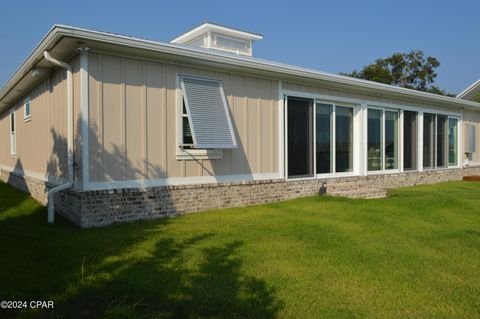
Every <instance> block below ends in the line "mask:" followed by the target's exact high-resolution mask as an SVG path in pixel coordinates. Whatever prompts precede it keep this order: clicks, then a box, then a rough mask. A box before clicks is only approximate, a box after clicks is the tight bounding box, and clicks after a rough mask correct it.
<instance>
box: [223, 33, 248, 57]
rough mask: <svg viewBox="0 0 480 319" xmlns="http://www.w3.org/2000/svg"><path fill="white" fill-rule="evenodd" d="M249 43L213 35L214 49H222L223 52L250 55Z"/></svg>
mask: <svg viewBox="0 0 480 319" xmlns="http://www.w3.org/2000/svg"><path fill="white" fill-rule="evenodd" d="M249 42H250V41H248V42H247V41H244V40H240V39H235V38H232V37H227V36H224V35H219V34H216V35H215V48H218V49H223V50H225V51H232V52H237V53H244V54H248V55H252V54H251V52H250V45H249Z"/></svg>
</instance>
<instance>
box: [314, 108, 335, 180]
mask: <svg viewBox="0 0 480 319" xmlns="http://www.w3.org/2000/svg"><path fill="white" fill-rule="evenodd" d="M315 113H316V116H315V120H316V124H315V125H316V144H317V145H316V152H317V174H323V173H331V172H333V154H332V146H333V145H332V138H333V134H332V126H333V124H332V119H333V116H332V115H333V105H330V104H320V103H317V105H316V110H315Z"/></svg>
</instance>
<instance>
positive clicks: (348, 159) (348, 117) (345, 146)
mask: <svg viewBox="0 0 480 319" xmlns="http://www.w3.org/2000/svg"><path fill="white" fill-rule="evenodd" d="M351 171H353V108H351V107H344V106H336V107H335V172H337V173H343V172H351Z"/></svg>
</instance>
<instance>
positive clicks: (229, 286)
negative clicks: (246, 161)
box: [0, 182, 480, 319]
mask: <svg viewBox="0 0 480 319" xmlns="http://www.w3.org/2000/svg"><path fill="white" fill-rule="evenodd" d="M46 216H47V213H46V209H45V208H44V207H41V206H40V205H38V204H37V203H36V202H35V201H34V200H32V199H31V198H29V197H28V196H26V195H24V194H22V193H20V192H19V191H17V190H14V189H12V188H10V187H9V186H7V185H5V184H0V254H1V255H0V256H1V259H0V299H2V300H54V301H55V308H54V309H53V310H48V311H34V310H27V311H22V312H12V311H10V312H9V311H5V310H3V311H2V310H1V309H0V317H2V318H5V317H8V316H18V317H20V318H32V317H33V318H97V317H105V318H263V319H268V318H353V317H368V318H439V317H440V318H462V317H463V318H473V317H480V183H467V182H455V183H444V184H438V185H430V186H418V187H414V188H405V189H400V190H395V191H392V192H390V194H389V197H388V198H385V199H380V200H348V199H340V198H331V197H310V198H303V199H298V200H294V201H289V202H283V203H278V204H271V205H262V206H255V207H248V208H236V209H227V210H217V211H210V212H205V213H199V214H191V215H187V216H182V217H178V218H169V219H163V220H155V221H142V222H136V223H131V224H123V225H115V226H111V227H105V228H100V229H87V230H81V229H78V228H76V227H75V226H73V225H71V224H70V223H68V222H67V221H66V220H64V219H61V218H57V222H56V223H55V224H54V225H48V224H47V223H46Z"/></svg>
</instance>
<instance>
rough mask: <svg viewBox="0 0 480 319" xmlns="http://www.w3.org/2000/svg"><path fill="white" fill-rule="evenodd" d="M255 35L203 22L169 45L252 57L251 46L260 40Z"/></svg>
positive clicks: (257, 35) (260, 37) (258, 36)
mask: <svg viewBox="0 0 480 319" xmlns="http://www.w3.org/2000/svg"><path fill="white" fill-rule="evenodd" d="M262 39H263V37H262V36H261V35H260V34H257V33H251V32H246V31H242V30H238V29H234V28H229V27H225V26H221V25H218V24H214V23H211V22H205V23H203V24H201V25H199V26H198V27H196V28H194V29H192V30H190V31H188V32H187V33H184V34H182V35H180V36H178V37H176V38H175V39H173V40H172V41H170V43H178V44H186V45H191V46H194V47H200V48H206V49H215V50H221V51H227V52H231V53H236V54H243V55H248V56H252V44H253V42H255V41H259V40H262Z"/></svg>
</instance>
